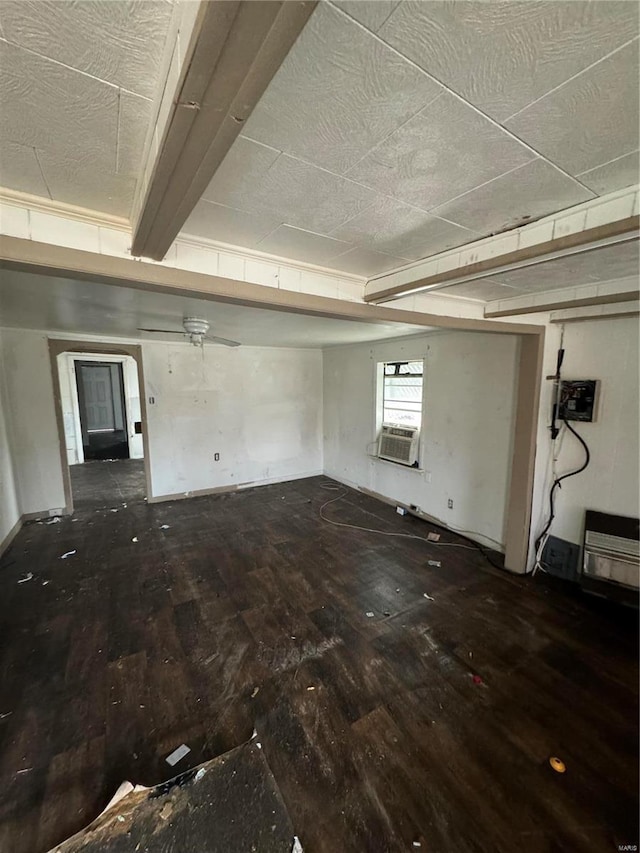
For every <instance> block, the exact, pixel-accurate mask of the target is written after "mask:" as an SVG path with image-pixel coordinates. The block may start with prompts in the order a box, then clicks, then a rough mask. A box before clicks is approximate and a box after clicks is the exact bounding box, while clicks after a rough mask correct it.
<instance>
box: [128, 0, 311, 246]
mask: <svg viewBox="0 0 640 853" xmlns="http://www.w3.org/2000/svg"><path fill="white" fill-rule="evenodd" d="M316 3H317V0H261V2H252V0H204V2H201V3H200V8H199V10H198V14H197V16H196V19H195V22H194V24H193V29H192V32H191V38H190V40H189V44H188V46H187V49H186V51H185V53H184V57H183V59H182V68H181V71H180V75H179V77H178V78H177V85H176V86H175V90H174V93H173V94H172V102H171V108H170V110H169V112H168V116H167V119H166V123H165V126H164V127H158V128H157V129H156V131H157V134H158V138H159V145H158V149H157V153H154V151H153V146H151V148H150V154H151V156H153V158H154V159H153V162H152V163H147V164H146V165H145V168H144V171H143V177H142V179H141V184H140V186H139V187H138V193H139V196H138V198H137V200H136V204H135V205H134V222H133V245H132V254H133V255H134V256H142V257H148V258H153V259H154V260H161V259H162V258H163V257H164V255H165V254H166V252H167V250H168V248H169V246H170V245H171V243H172V242H173V240H174V239H175V237H176V235H177V234H178V232H179V231H180V229H181V228H182V226H183V225H184V223H185V221H186V220H187V217H188V216H189V214H190V213H191V211H192V210H193V208H194V207H195V205H196V204H197V202H198V201H199V199H200V197H201V196H202V193H203V192H204V190H205V189H206V188H207V186H208V185H209V182H210V181H211V179H212V177H213V175H214V174H215V172H216V170H217V168H218V166H219V165H220V163H221V162H222V160H223V159H224V157H225V155H226V153H227V152H228V150H229V149H230V148H231V145H232V144H233V142H234V140H235V139H236V137H237V136H238V134H239V133H240V131H241V129H242V127H243V125H244V122H245V121H246V120H247V119H248V118H249V116H250V115H251V112H252V110H253V108H254V107H255V105H256V104H257V102H258V100H259V99H260V97H261V95H262V94H263V92H264V91H265V89H266V88H267V86H268V84H269V83H270V81H271V80H272V78H273V76H274V75H275V73H276V71H277V70H278V68H279V67H280V65H281V64H282V62H283V61H284V59H285V57H286V55H287V53H288V52H289V50H290V48H291V47H292V46H293V44H294V42H295V40H296V39H297V37H298V35H299V34H300V32H301V31H302V29H303V27H304V25H305V24H306V22H307V20H308V19H309V16H310V15H311V13H312V12H313V10H314V8H315V6H316ZM170 94H171V93H170ZM167 96H168V95H167V94H166V93H165V97H167Z"/></svg>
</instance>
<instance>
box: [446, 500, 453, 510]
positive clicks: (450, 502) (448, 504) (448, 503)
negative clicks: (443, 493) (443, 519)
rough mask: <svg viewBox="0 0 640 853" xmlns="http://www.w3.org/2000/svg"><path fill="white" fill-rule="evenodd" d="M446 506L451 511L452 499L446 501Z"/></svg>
mask: <svg viewBox="0 0 640 853" xmlns="http://www.w3.org/2000/svg"><path fill="white" fill-rule="evenodd" d="M447 506H448V507H449V509H453V498H449V500H448V501H447Z"/></svg>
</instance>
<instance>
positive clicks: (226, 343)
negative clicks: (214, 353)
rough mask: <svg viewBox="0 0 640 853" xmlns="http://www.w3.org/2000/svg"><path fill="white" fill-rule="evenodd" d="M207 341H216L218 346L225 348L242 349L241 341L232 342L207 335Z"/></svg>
mask: <svg viewBox="0 0 640 853" xmlns="http://www.w3.org/2000/svg"><path fill="white" fill-rule="evenodd" d="M206 340H208V341H214V342H215V343H216V344H222V345H223V346H225V347H240V346H242V344H241V343H240V341H230V340H229V339H228V338H218V337H216V335H207V337H206Z"/></svg>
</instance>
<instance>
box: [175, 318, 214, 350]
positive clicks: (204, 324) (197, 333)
mask: <svg viewBox="0 0 640 853" xmlns="http://www.w3.org/2000/svg"><path fill="white" fill-rule="evenodd" d="M182 325H183V326H184V330H185V332H186V333H187V334H188V335H189V340H190V341H191V343H192V344H193V345H194V346H200V347H201V346H202V345H203V344H204V336H205V335H206V334H207V332H208V331H209V323H208V321H207V320H201V319H200V318H198V317H185V318H184V320H183V321H182Z"/></svg>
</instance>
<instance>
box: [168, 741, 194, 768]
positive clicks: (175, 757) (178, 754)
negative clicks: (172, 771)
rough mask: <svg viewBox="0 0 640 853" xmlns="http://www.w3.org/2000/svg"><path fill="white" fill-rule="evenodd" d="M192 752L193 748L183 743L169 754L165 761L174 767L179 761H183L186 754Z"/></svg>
mask: <svg viewBox="0 0 640 853" xmlns="http://www.w3.org/2000/svg"><path fill="white" fill-rule="evenodd" d="M190 752H191V749H190V748H189V747H188V746H187V745H186V743H182V744H180V746H179V747H178V748H177V749H174V750H173V752H172V753H171V754H170V755H167V757H166V758H165V761H166V762H167V764H170V765H171V766H172V767H173V766H174V765H175V764H177V763H178V761H182V759H183V758H184V757H185V755H188V754H189V753H190Z"/></svg>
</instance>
